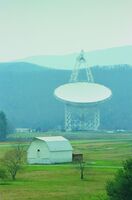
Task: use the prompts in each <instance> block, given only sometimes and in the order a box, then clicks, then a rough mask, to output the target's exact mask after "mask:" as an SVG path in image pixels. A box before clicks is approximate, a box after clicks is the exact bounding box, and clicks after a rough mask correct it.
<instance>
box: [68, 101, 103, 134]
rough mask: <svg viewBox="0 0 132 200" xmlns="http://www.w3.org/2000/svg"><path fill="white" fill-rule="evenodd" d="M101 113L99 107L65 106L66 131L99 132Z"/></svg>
mask: <svg viewBox="0 0 132 200" xmlns="http://www.w3.org/2000/svg"><path fill="white" fill-rule="evenodd" d="M99 125H100V112H99V109H98V107H97V106H76V105H75V106H74V105H70V104H66V105H65V131H87V130H97V129H98V127H99Z"/></svg>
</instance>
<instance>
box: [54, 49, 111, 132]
mask: <svg viewBox="0 0 132 200" xmlns="http://www.w3.org/2000/svg"><path fill="white" fill-rule="evenodd" d="M82 65H83V69H85V70H86V77H87V80H86V81H79V80H78V75H79V71H80V69H81V67H82ZM54 95H55V97H56V98H57V99H58V100H60V101H62V102H63V103H64V105H65V130H66V131H76V130H82V131H83V130H97V129H98V128H99V125H100V111H99V105H100V104H101V103H103V102H104V101H106V100H108V99H109V98H110V97H111V95H112V92H111V90H110V89H109V88H107V87H105V86H104V85H100V84H98V83H94V78H93V76H92V72H91V70H90V67H88V65H87V63H86V59H85V58H84V53H83V51H82V52H81V54H80V55H79V56H78V57H77V59H76V64H75V67H74V69H73V71H72V74H71V77H70V81H69V83H67V84H64V85H61V86H59V87H58V88H56V89H55V91H54Z"/></svg>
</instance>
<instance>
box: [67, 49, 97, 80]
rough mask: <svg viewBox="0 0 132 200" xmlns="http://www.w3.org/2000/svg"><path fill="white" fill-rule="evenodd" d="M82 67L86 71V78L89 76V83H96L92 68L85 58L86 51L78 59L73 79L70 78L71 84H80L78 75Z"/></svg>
mask: <svg viewBox="0 0 132 200" xmlns="http://www.w3.org/2000/svg"><path fill="white" fill-rule="evenodd" d="M81 66H83V68H84V69H85V70H86V76H87V81H88V82H90V83H93V82H94V78H93V75H92V72H91V69H90V67H89V66H88V64H87V62H86V59H85V57H84V51H83V50H82V51H81V53H80V55H79V56H78V57H77V58H76V63H75V66H74V69H73V71H72V74H71V77H70V81H69V82H70V83H74V82H78V81H79V80H78V75H79V71H80V69H81Z"/></svg>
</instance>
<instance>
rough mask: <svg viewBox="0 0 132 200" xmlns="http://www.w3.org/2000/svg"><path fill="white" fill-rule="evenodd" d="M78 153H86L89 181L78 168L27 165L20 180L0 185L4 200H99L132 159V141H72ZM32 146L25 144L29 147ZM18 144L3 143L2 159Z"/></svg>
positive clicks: (0, 146)
mask: <svg viewBox="0 0 132 200" xmlns="http://www.w3.org/2000/svg"><path fill="white" fill-rule="evenodd" d="M71 143H72V146H73V148H74V152H79V153H83V155H84V160H85V163H86V164H85V166H86V167H85V179H84V180H83V181H81V180H80V171H79V168H78V166H77V165H75V164H59V165H36V166H35V165H26V166H25V167H24V170H23V171H21V172H20V173H19V174H17V180H16V181H14V182H12V181H10V180H9V181H8V182H7V184H6V183H4V184H1V185H0V200H18V199H19V200H58V199H61V200H99V199H100V198H99V197H100V196H101V195H102V194H103V195H105V184H106V181H107V180H108V179H111V178H112V177H113V175H114V174H115V172H116V171H117V170H118V168H119V167H121V166H122V161H123V160H125V159H127V158H130V157H132V156H131V152H132V140H129V138H127V140H126V138H124V140H123V139H122V140H120V138H119V140H118V138H117V139H116V140H113V139H109V138H108V139H107V138H105V141H104V138H102V140H101V138H100V139H98V140H95V139H94V140H79V141H77V140H76V141H71ZM28 144H29V143H27V144H26V143H24V145H27V146H28ZM13 145H14V143H0V157H2V155H4V153H5V152H6V151H7V150H9V149H10V148H12V146H13Z"/></svg>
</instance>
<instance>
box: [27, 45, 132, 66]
mask: <svg viewBox="0 0 132 200" xmlns="http://www.w3.org/2000/svg"><path fill="white" fill-rule="evenodd" d="M77 55H78V53H74V54H69V55H61V56H60V55H58V56H57V55H56V56H55V55H53V56H44V55H41V56H34V57H29V58H25V59H23V61H24V62H28V63H33V64H37V65H41V66H47V67H49V68H54V69H72V68H73V66H74V64H75V59H76V56H77ZM131 55H132V46H123V47H115V48H109V49H102V50H96V51H91V52H85V56H86V58H87V60H88V63H89V65H90V66H95V65H100V66H102V65H118V64H129V65H132V56H131Z"/></svg>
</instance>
